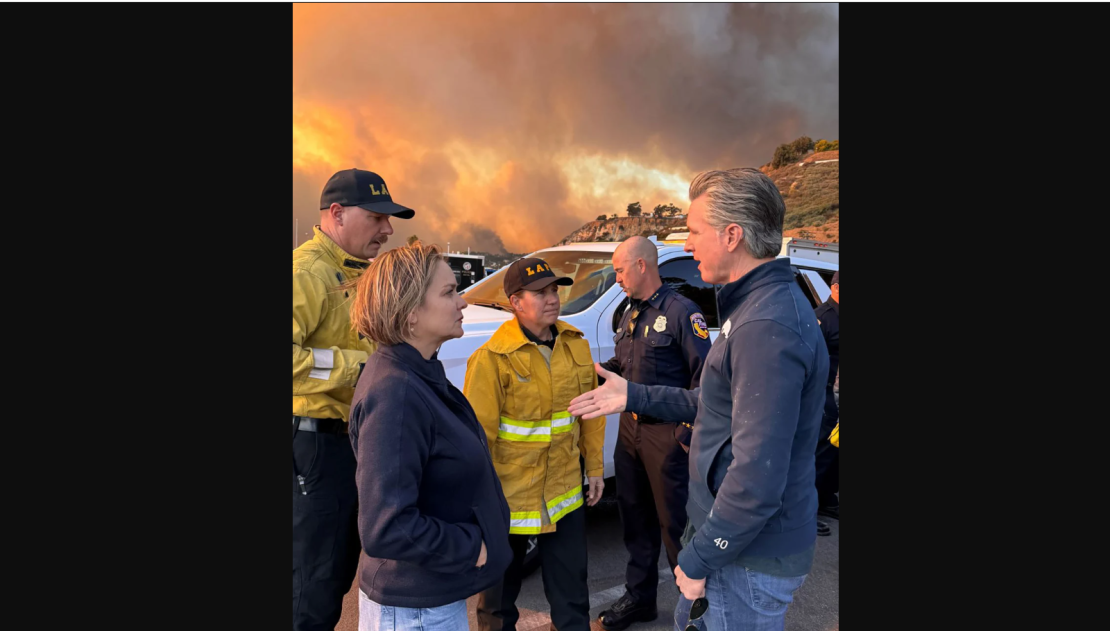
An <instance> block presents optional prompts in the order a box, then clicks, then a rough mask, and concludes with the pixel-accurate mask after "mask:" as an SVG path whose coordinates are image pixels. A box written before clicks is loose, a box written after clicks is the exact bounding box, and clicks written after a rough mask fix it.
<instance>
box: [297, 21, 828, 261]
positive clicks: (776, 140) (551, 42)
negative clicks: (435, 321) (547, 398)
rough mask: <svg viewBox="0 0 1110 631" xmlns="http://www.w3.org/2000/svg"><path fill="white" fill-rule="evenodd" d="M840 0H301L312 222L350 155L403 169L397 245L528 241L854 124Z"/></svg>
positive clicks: (303, 129)
mask: <svg viewBox="0 0 1110 631" xmlns="http://www.w3.org/2000/svg"><path fill="white" fill-rule="evenodd" d="M839 21H840V17H839V8H838V7H837V5H835V4H834V5H798V4H785V5H729V4H711V5H691V4H639V5H612V4H605V5H588V4H548V5H525V4H493V5H491V4H485V5H467V4H387V5H373V4H297V5H294V7H293V216H294V218H295V220H297V222H299V231H300V234H299V235H296V239H295V240H296V242H297V243H301V242H303V241H305V240H306V239H308V238H310V236H311V230H312V228H311V227H312V225H313V224H314V223H319V216H320V213H319V198H320V190H321V189H322V188H323V185H324V183H325V182H326V181H327V179H328V178H329V177H330V176H331V174H332V173H334V172H335V171H337V170H340V169H346V168H350V167H359V168H363V169H369V170H371V171H375V172H377V173H378V174H379V175H381V176H382V177H384V178H385V181H386V183H387V185H388V186H389V190H390V192H391V193H392V195H393V198H394V200H395V201H396V202H398V203H400V204H403V205H406V206H409V207H410V208H413V209H415V210H416V217H414V218H413V219H410V220H394V221H393V226H394V230H395V234H394V235H393V237H391V238H390V243H389V246H387V247H392V246H395V245H399V244H403V243H404V242H405V240H406V238H407V237H408V236H409V235H411V234H417V235H419V236H420V237H421V239H423V240H424V241H425V242H435V243H439V244H440V245H446V244H447V242H450V243H451V249H452V250H459V249H463V250H464V251H465V249H466V247H468V246H469V247H470V248H471V249H474V250H483V251H490V252H499V251H501V250H502V248H504V249H507V250H508V251H510V252H516V253H526V252H531V251H533V250H536V249H539V248H542V247H547V246H549V245H551V244H553V243H555V242H556V241H558V240H560V239H562V238H563V237H565V236H566V235H567V234H569V233H570V232H572V231H573V230H575V229H576V228H578V227H579V226H581V225H582V224H583V223H585V222H587V221H590V220H592V219H594V218H595V217H597V216H598V215H601V214H604V215H609V214H612V213H618V215H619V216H621V217H623V216H625V212H624V211H625V207H626V206H627V205H628V204H629V203H631V202H635V201H639V202H640V203H641V205H642V207H643V208H644V211H645V213H649V212H650V211H651V209H652V208H654V207H655V205H656V204H666V203H674V204H675V205H676V206H678V207H680V208H683V209H685V208H686V207H687V206H688V205H689V200H688V199H687V196H686V192H687V187H688V185H689V182H690V179H691V178H692V177H693V176H694V175H695V174H696V173H698V172H699V171H702V170H704V169H709V168H730V167H736V166H756V167H758V166H760V165H762V164H766V163H767V162H769V161H770V160H771V157H772V155H773V154H774V150H775V147H777V146H778V145H780V144H782V143H785V142H790V141H792V140H794V139H795V138H797V137H798V136H802V135H806V136H810V137H812V138H813V139H814V140H817V139H820V138H827V139H834V138H839V125H840V105H839V102H840V88H839V81H840V40H839V29H840V26H839Z"/></svg>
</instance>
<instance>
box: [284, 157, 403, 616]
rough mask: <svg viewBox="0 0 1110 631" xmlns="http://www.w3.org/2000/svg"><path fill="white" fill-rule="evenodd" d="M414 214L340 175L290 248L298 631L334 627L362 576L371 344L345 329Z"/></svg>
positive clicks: (365, 178)
mask: <svg viewBox="0 0 1110 631" xmlns="http://www.w3.org/2000/svg"><path fill="white" fill-rule="evenodd" d="M414 214H415V213H414V212H413V211H412V210H411V209H409V208H405V207H404V206H401V205H399V204H395V203H393V198H392V197H391V196H390V194H389V189H387V188H386V186H385V181H383V180H382V178H381V177H380V176H379V175H377V174H376V173H371V172H370V171H363V170H360V169H347V170H345V171H340V172H338V173H336V174H335V175H333V176H331V179H330V180H328V183H327V184H325V185H324V192H323V193H322V194H321V195H320V225H318V226H315V227H314V228H313V231H314V233H315V236H313V238H312V240H311V241H306V242H305V243H303V244H301V246H300V247H298V248H297V249H295V250H293V483H292V487H293V629H294V631H309V630H311V631H323V630H325V629H326V630H328V631H331V630H332V629H334V628H335V625H336V624H337V623H338V622H339V618H340V614H341V613H342V607H343V595H344V594H346V593H347V592H348V591H349V590H350V589H351V583H352V581H354V577H355V571H356V570H357V569H358V557H359V550H360V548H361V546H360V545H359V537H358V529H357V521H356V520H357V514H358V490H357V488H356V485H355V455H354V451H353V449H352V448H351V441H350V439H349V438H348V435H347V419H348V417H349V416H350V412H351V397H352V396H353V395H354V392H355V385H356V384H357V383H358V376H359V372H360V370H361V368H362V365H363V364H364V363H366V358H367V357H369V355H370V353H372V352H373V350H374V347H373V345H372V343H371V342H370V340H369V339H366V338H363V336H362V335H360V334H358V333H357V332H356V331H355V330H354V329H352V328H351V319H350V304H351V302H350V300H351V299H352V298H353V297H354V288H353V285H352V284H353V281H354V280H355V279H357V278H358V277H359V276H360V275H361V274H362V272H363V271H364V270H365V269H366V268H367V267H368V266H369V265H370V263H369V259H371V258H373V257H375V256H377V255H378V250H380V249H381V247H382V244H383V243H385V242H386V239H388V238H389V235H391V234H393V228H392V226H390V223H389V220H390V218H391V217H398V218H401V219H409V218H411V217H412V216H413V215H414ZM341 285H342V286H341ZM343 286H346V287H348V288H346V289H345V288H344V287H343Z"/></svg>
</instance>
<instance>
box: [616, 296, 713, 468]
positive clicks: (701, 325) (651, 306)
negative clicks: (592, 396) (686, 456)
mask: <svg viewBox="0 0 1110 631" xmlns="http://www.w3.org/2000/svg"><path fill="white" fill-rule="evenodd" d="M633 302H634V304H630V305H629V308H628V309H626V310H625V312H624V315H623V316H622V317H621V323H620V326H619V327H618V328H617V334H616V335H614V336H613V341H614V342H615V343H616V346H615V348H614V349H613V352H614V355H613V358H612V359H610V360H609V361H607V362H605V363H604V364H602V365H601V367H602V368H604V369H606V370H608V371H609V372H614V373H616V374H618V375H620V376H621V377H624V378H625V379H627V380H629V381H632V382H635V383H643V384H648V385H658V386H676V387H679V388H688V389H689V388H696V387H697V386H698V382H699V381H700V380H701V368H702V365H703V364H704V363H705V356H706V355H708V354H709V347H710V344H711V342H710V341H709V325H708V324H707V323H706V321H705V316H704V315H703V314H702V313H701V309H700V308H699V307H698V306H697V305H696V304H694V301H693V300H690V299H689V298H687V297H685V296H683V295H682V294H680V293H678V292H677V291H675V290H674V289H672V288H671V286H670V285H668V284H666V283H664V284H663V286H662V287H660V288H659V290H658V291H656V292H655V293H654V294H652V295H651V297H650V298H648V299H647V300H639V301H633ZM660 318H662V319H660ZM639 416H640V418H639V421H640V422H648V423H650V422H658V419H653V418H651V417H650V416H644V415H639ZM621 419H622V421H631V417H630V416H629V417H628V418H626V416H625V415H623V414H622V415H621ZM675 437H676V438H677V439H678V440H679V442H681V443H683V444H684V445H686V446H687V447H688V446H690V430H688V429H686V428H685V427H682V428H681V429H680V430H678V431H677V432H676V436H675Z"/></svg>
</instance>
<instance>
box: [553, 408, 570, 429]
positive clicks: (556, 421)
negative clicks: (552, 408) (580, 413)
mask: <svg viewBox="0 0 1110 631" xmlns="http://www.w3.org/2000/svg"><path fill="white" fill-rule="evenodd" d="M573 429H574V417H572V416H571V415H570V413H569V412H559V413H558V414H556V415H554V416H552V417H551V433H552V434H565V433H566V432H569V431H571V430H573Z"/></svg>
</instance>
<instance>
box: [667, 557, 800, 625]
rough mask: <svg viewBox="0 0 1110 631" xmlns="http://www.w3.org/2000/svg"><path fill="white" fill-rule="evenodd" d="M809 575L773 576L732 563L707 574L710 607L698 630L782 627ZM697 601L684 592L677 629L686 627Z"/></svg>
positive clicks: (677, 610) (678, 607)
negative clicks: (788, 608)
mask: <svg viewBox="0 0 1110 631" xmlns="http://www.w3.org/2000/svg"><path fill="white" fill-rule="evenodd" d="M805 580H806V577H805V576H772V575H770V574H764V573H762V572H756V571H754V570H749V569H748V568H746V567H744V566H742V565H735V564H734V565H728V566H725V567H723V568H721V569H719V570H715V571H713V572H710V573H709V576H707V577H705V597H706V599H707V600H708V601H709V609H708V610H707V611H706V612H705V613H704V614H702V616H701V618H698V619H697V620H695V621H694V625H695V626H696V627H697V628H698V631H782V629H783V625H784V624H785V622H786V607H787V605H789V604H790V603H792V602H794V592H795V591H797V590H798V588H799V587H801V586H802V583H804V582H805ZM692 604H693V602H691V601H689V600H687V599H686V597H685V596H682V595H681V594H680V595H679V597H678V605H676V606H675V609H674V628H675V631H684V629H686V623H687V621H688V619H689V616H690V606H691V605H692Z"/></svg>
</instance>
